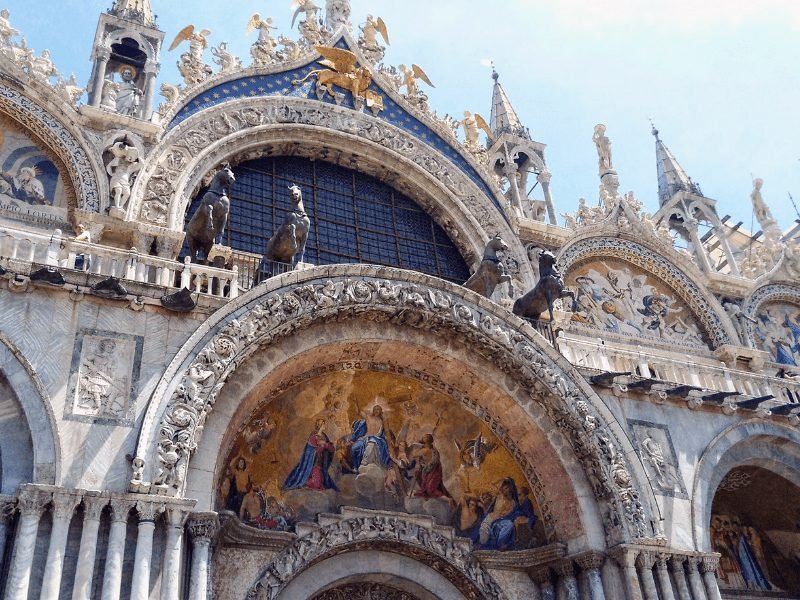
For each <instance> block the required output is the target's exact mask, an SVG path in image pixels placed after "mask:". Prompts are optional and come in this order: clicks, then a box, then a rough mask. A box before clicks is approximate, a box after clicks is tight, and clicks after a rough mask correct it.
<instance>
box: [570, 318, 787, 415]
mask: <svg viewBox="0 0 800 600" xmlns="http://www.w3.org/2000/svg"><path fill="white" fill-rule="evenodd" d="M558 348H559V350H560V351H561V353H562V354H563V355H564V357H566V358H567V360H569V361H570V362H571V363H572V364H573V365H575V366H577V367H584V368H588V369H593V370H597V371H605V372H618V373H621V372H628V373H631V374H632V375H633V376H638V377H645V378H653V379H657V380H660V381H663V382H665V383H666V384H668V385H667V386H662V387H666V388H668V387H675V386H676V385H689V386H694V387H698V388H702V389H704V390H715V391H720V392H738V393H739V394H740V395H742V396H752V397H754V398H761V397H764V396H770V395H771V396H774V399H773V400H768V401H766V402H764V404H763V405H762V407H764V408H770V407H776V406H780V405H786V404H797V408H798V409H800V378H798V379H797V380H794V379H788V378H787V379H782V378H778V377H771V376H769V375H766V374H763V373H755V372H749V371H745V370H742V369H732V368H729V367H727V366H726V365H725V363H723V362H720V361H719V360H717V359H715V358H714V357H713V356H708V357H706V356H702V355H700V354H692V355H685V356H681V355H680V354H678V353H675V352H666V351H664V352H663V353H662V352H659V351H658V350H655V349H652V348H648V349H647V350H646V351H645V350H644V349H642V348H640V349H639V350H638V351H634V350H626V349H622V348H619V347H613V346H607V345H605V344H603V343H602V342H601V341H599V340H587V339H584V338H578V337H574V336H570V335H565V334H563V333H562V334H561V335H559V337H558ZM673 384H674V385H673ZM652 391H654V392H656V393H658V391H659V386H654V387H653V388H652ZM740 399H741V398H740Z"/></svg>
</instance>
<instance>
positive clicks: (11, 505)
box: [0, 501, 17, 565]
mask: <svg viewBox="0 0 800 600" xmlns="http://www.w3.org/2000/svg"><path fill="white" fill-rule="evenodd" d="M15 512H17V504H16V501H14V502H12V501H5V502H0V565H2V564H3V557H4V556H5V555H6V544H7V543H8V531H9V528H10V527H11V525H12V524H13V523H14V513H15Z"/></svg>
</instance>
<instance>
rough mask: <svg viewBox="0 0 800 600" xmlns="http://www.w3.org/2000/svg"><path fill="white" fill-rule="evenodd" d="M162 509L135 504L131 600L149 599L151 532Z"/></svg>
mask: <svg viewBox="0 0 800 600" xmlns="http://www.w3.org/2000/svg"><path fill="white" fill-rule="evenodd" d="M162 509H163V505H158V504H156V503H154V502H137V503H136V512H137V513H138V515H139V530H138V533H137V535H136V554H135V555H134V557H133V581H132V582H131V600H148V599H149V598H150V566H151V562H152V560H153V532H154V531H155V529H156V517H157V516H158V513H159V512H161V510H162Z"/></svg>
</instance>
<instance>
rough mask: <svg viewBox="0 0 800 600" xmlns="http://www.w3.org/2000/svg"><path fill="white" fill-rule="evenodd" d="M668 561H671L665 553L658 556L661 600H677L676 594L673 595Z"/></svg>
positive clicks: (657, 565)
mask: <svg viewBox="0 0 800 600" xmlns="http://www.w3.org/2000/svg"><path fill="white" fill-rule="evenodd" d="M667 560H669V554H664V553H663V552H659V553H658V554H656V573H657V574H658V587H659V588H661V600H675V594H673V593H672V582H671V581H670V579H669V571H667Z"/></svg>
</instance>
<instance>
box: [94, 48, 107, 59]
mask: <svg viewBox="0 0 800 600" xmlns="http://www.w3.org/2000/svg"><path fill="white" fill-rule="evenodd" d="M94 55H95V56H96V57H97V60H99V61H101V62H107V61H108V60H109V59H110V58H111V48H107V47H106V46H98V47H97V48H96V49H95V51H94Z"/></svg>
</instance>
